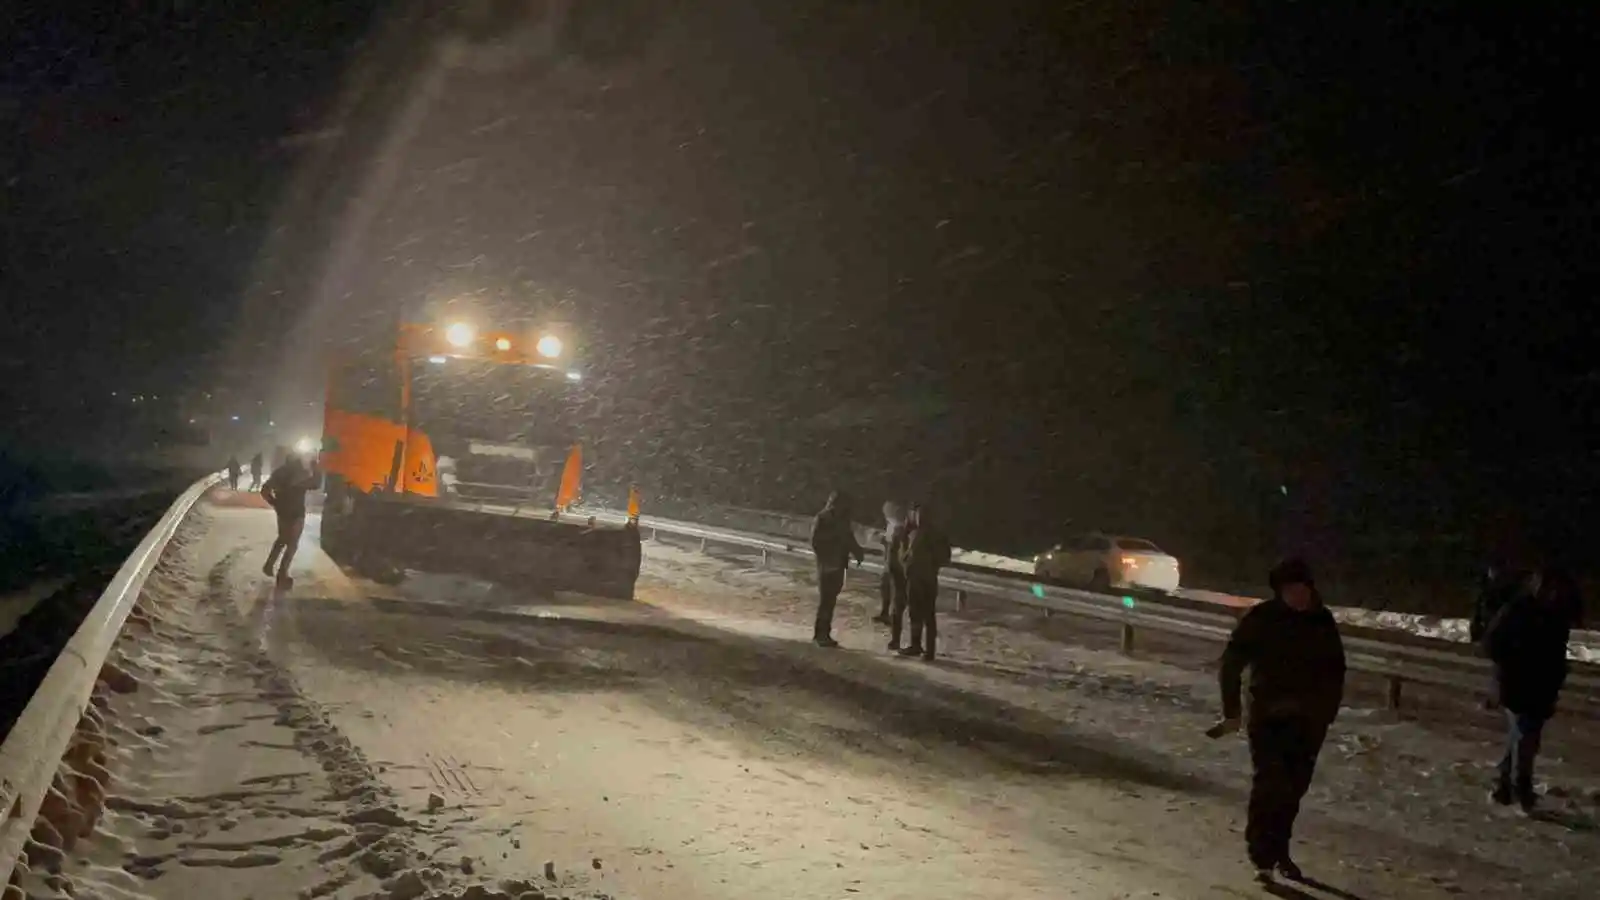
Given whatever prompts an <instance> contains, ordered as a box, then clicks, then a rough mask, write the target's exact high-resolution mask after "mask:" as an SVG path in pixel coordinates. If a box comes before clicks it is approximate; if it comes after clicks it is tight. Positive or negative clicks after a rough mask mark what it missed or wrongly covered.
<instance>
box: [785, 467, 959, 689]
mask: <svg viewBox="0 0 1600 900" xmlns="http://www.w3.org/2000/svg"><path fill="white" fill-rule="evenodd" d="M852 511H853V510H852V507H851V503H850V498H849V497H848V496H846V495H845V494H844V493H842V492H840V491H835V492H834V493H833V494H832V495H830V496H829V497H828V502H827V504H826V505H825V506H823V508H822V511H821V512H819V513H817V516H816V518H815V519H814V520H813V521H812V523H811V550H812V552H813V553H814V554H815V555H816V560H817V593H818V602H817V618H816V623H815V625H814V627H813V631H812V639H813V640H814V641H816V643H817V645H818V646H820V647H837V646H839V643H838V641H835V640H834V639H833V613H834V608H835V606H836V605H837V603H838V600H839V592H840V591H841V590H843V589H844V578H845V570H846V569H847V568H848V567H849V565H850V559H851V558H852V557H854V559H855V561H856V566H857V567H860V565H861V564H862V562H864V561H865V559H866V550H865V549H864V548H862V546H861V542H860V541H858V540H857V539H856V533H855V526H854V524H853V523H852V521H851V513H852ZM883 517H884V528H883V534H882V537H881V538H880V540H881V543H882V549H883V574H882V576H881V577H880V579H879V582H878V590H879V595H880V597H881V599H882V603H883V605H882V608H881V609H880V610H879V612H878V615H876V616H874V617H873V621H874V622H878V623H880V624H883V625H887V626H889V650H890V651H891V652H894V653H898V654H900V655H901V656H905V657H918V656H920V657H921V658H923V659H925V660H930V661H931V660H932V659H934V658H935V656H936V655H937V654H938V650H939V619H938V600H939V570H940V569H942V568H944V567H945V566H946V565H949V563H950V542H949V540H948V539H947V538H946V537H945V535H944V532H943V531H942V530H940V529H939V528H938V527H937V526H936V525H934V523H933V522H932V520H931V518H930V517H929V516H928V514H927V511H926V509H924V508H923V507H922V506H921V505H919V504H912V505H911V506H910V507H909V508H907V507H904V506H902V505H901V504H899V503H896V502H895V501H892V500H891V501H889V502H887V503H885V504H884V505H883ZM908 616H909V618H910V620H911V631H910V642H909V643H907V644H905V645H904V646H902V645H901V643H900V640H901V637H902V635H903V634H904V629H905V621H906V619H907V617H908Z"/></svg>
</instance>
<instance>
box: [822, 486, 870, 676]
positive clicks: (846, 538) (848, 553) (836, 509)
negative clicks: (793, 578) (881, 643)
mask: <svg viewBox="0 0 1600 900" xmlns="http://www.w3.org/2000/svg"><path fill="white" fill-rule="evenodd" d="M811 552H812V553H814V554H816V557H817V595H818V596H817V621H816V624H815V626H814V627H813V629H812V634H811V637H812V640H814V641H816V642H817V645H818V646H820V647H837V646H839V642H838V641H835V640H834V639H833V609H834V606H836V605H837V604H838V602H839V592H840V591H842V590H844V572H845V569H846V568H847V567H849V565H850V557H852V556H854V557H855V558H856V565H858V566H859V565H860V564H861V563H862V561H863V560H865V559H866V553H865V551H863V550H862V549H861V543H860V542H859V541H857V540H856V532H855V526H853V525H852V524H851V523H850V498H849V496H848V495H846V494H845V493H844V492H843V491H834V492H833V493H832V494H829V495H828V502H827V504H826V505H824V506H823V507H822V511H821V512H819V513H817V516H816V518H815V519H812V520H811Z"/></svg>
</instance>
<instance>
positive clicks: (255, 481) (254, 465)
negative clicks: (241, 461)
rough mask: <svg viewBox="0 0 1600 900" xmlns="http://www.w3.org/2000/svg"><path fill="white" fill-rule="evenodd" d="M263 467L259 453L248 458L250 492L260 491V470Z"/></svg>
mask: <svg viewBox="0 0 1600 900" xmlns="http://www.w3.org/2000/svg"><path fill="white" fill-rule="evenodd" d="M265 465H266V463H265V462H264V461H263V460H262V459H261V453H260V451H257V452H256V455H255V456H252V457H250V490H252V491H259V490H261V469H262V468H263V467H264V466H265Z"/></svg>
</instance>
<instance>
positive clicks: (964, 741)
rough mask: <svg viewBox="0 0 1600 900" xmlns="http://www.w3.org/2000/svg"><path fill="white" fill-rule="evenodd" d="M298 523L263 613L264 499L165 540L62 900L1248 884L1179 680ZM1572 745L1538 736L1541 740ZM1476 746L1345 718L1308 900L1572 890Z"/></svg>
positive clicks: (992, 642) (715, 587)
mask: <svg viewBox="0 0 1600 900" xmlns="http://www.w3.org/2000/svg"><path fill="white" fill-rule="evenodd" d="M308 532H310V533H309V534H308V537H307V541H308V546H307V547H306V548H305V549H304V550H303V552H302V556H301V558H300V560H299V561H298V565H299V567H300V569H301V571H300V572H298V573H297V577H298V582H297V584H296V585H295V587H294V588H293V589H292V590H291V591H289V592H287V593H275V592H273V591H272V590H270V589H269V588H268V586H267V585H266V583H265V579H264V578H263V577H262V576H261V573H260V572H259V565H260V561H261V558H262V555H263V552H264V548H265V546H266V544H267V543H268V542H270V537H271V519H270V514H268V513H267V512H266V511H264V510H260V509H253V508H250V504H249V503H245V504H242V505H238V504H233V505H230V504H211V505H206V506H204V507H202V508H201V509H200V510H198V511H197V512H196V514H195V515H194V517H193V519H192V520H191V521H190V522H189V523H188V524H186V525H185V526H184V529H183V531H182V533H181V534H180V539H179V542H178V544H177V546H176V548H175V550H174V551H173V559H171V560H169V562H168V563H166V564H164V565H163V567H162V570H161V572H160V576H159V577H158V578H157V579H156V581H155V582H154V583H153V584H152V587H151V589H150V590H151V595H152V598H153V599H154V600H155V601H156V604H155V605H156V607H157V608H158V610H159V616H158V621H157V623H156V626H155V629H154V632H153V633H144V634H137V633H134V634H130V635H128V637H127V638H126V639H125V640H124V642H123V643H122V644H121V645H120V646H119V649H118V653H119V658H120V664H121V665H122V666H123V667H125V668H126V669H127V670H128V671H129V672H130V673H131V674H133V675H134V676H135V677H136V678H137V679H138V680H139V681H140V682H141V687H140V689H139V690H138V691H136V692H134V693H131V694H127V695H123V696H117V697H115V698H113V700H112V702H111V707H112V716H111V719H112V721H113V723H114V724H113V725H112V726H111V727H112V729H113V733H114V734H116V735H117V736H118V739H119V742H120V746H119V747H118V749H117V756H118V758H117V759H116V760H114V762H113V766H112V768H113V769H114V770H115V772H116V773H117V774H118V776H119V780H118V783H117V785H116V787H115V788H114V793H115V795H116V796H115V797H113V799H112V802H111V803H110V808H111V810H112V811H111V812H110V813H109V814H108V820H107V822H105V823H104V825H105V827H104V828H103V830H102V831H103V833H102V834H100V835H97V836H96V837H95V838H94V839H93V841H92V844H91V846H90V847H88V848H82V847H80V848H79V851H78V857H79V858H78V859H76V860H75V861H73V862H71V863H69V864H68V866H67V872H68V875H69V877H71V878H72V879H73V881H74V883H75V890H76V896H77V897H78V898H79V900H82V898H85V897H89V896H101V897H124V896H136V895H140V894H142V895H148V896H153V897H161V898H190V897H199V896H217V897H222V896H228V897H254V898H256V900H270V898H279V897H283V898H288V897H297V896H305V897H335V898H357V897H383V898H396V900H410V898H412V897H419V896H442V897H451V898H462V897H474V896H476V897H480V898H492V897H502V896H503V897H519V896H540V895H541V894H544V895H549V896H571V897H581V896H599V895H609V896H613V897H617V898H650V900H667V898H672V900H677V898H685V900H687V898H706V900H723V898H730V900H731V898H748V897H763V898H775V900H782V898H796V900H798V898H808V900H809V898H835V897H838V898H843V897H852V896H860V897H867V898H901V897H905V898H913V897H914V898H918V900H937V898H969V897H970V898H989V897H1007V898H1052V900H1071V898H1120V897H1155V896H1160V897H1176V898H1196V900H1203V898H1221V897H1240V896H1247V897H1248V896H1260V895H1261V894H1260V891H1259V890H1256V889H1252V888H1249V887H1247V886H1246V884H1247V879H1246V878H1245V875H1246V870H1245V868H1244V866H1243V864H1242V862H1241V859H1240V857H1241V855H1242V854H1241V851H1242V846H1241V844H1242V842H1241V840H1240V838H1239V829H1240V819H1241V815H1240V812H1241V809H1242V804H1243V790H1244V785H1245V776H1244V768H1245V762H1246V754H1245V752H1244V749H1243V747H1242V746H1241V745H1240V744H1239V743H1238V742H1235V741H1224V742H1209V741H1206V740H1205V739H1204V738H1203V737H1201V736H1200V734H1199V732H1200V729H1201V728H1202V727H1204V725H1205V724H1208V723H1209V721H1210V720H1211V716H1212V714H1213V703H1212V688H1211V686H1210V682H1211V678H1210V676H1209V675H1207V674H1206V673H1205V672H1203V671H1197V670H1196V669H1195V668H1194V667H1193V666H1186V665H1183V664H1169V662H1164V661H1161V659H1163V658H1164V657H1162V656H1160V655H1157V658H1155V659H1152V658H1143V659H1134V660H1129V659H1126V658H1123V657H1121V656H1119V655H1117V654H1115V653H1113V652H1110V651H1107V650H1104V649H1099V648H1097V647H1096V646H1095V645H1094V642H1093V641H1085V642H1082V643H1081V644H1074V643H1073V642H1071V641H1070V640H1064V639H1063V638H1062V636H1061V635H1059V634H1055V635H1052V634H1048V633H1042V632H1041V633H1034V631H1032V630H1030V629H1029V628H1027V627H1025V624H1026V623H1024V622H1022V621H1020V620H1017V621H1013V620H1012V619H1009V618H1007V617H1006V616H1004V615H1000V614H995V615H984V614H980V613H973V614H971V615H967V616H963V617H961V618H956V617H951V619H950V621H949V622H948V624H947V627H946V629H945V632H946V634H947V635H948V641H947V650H948V654H947V657H946V659H944V660H943V661H941V662H939V663H935V664H933V665H927V664H924V663H921V662H907V661H903V660H900V659H898V658H891V657H889V656H888V655H886V654H885V653H884V652H883V650H882V642H883V639H884V637H883V635H882V633H881V632H880V631H879V630H878V628H877V626H873V625H872V624H871V623H870V622H868V621H867V617H868V616H869V615H870V614H871V612H872V611H873V610H872V609H871V608H870V606H871V603H872V601H871V600H869V598H867V597H866V596H865V595H862V594H860V593H857V592H854V591H852V592H849V593H847V594H846V597H845V599H844V601H843V602H842V605H841V611H840V616H839V627H838V634H839V636H840V638H841V640H842V642H843V643H844V645H845V648H844V649H842V650H839V651H824V650H820V649H818V648H815V647H813V646H811V645H810V644H809V643H807V642H805V641H804V638H805V637H807V636H808V633H809V625H808V619H809V615H810V603H811V595H810V591H809V588H808V587H807V586H806V585H805V584H804V580H803V579H797V578H796V577H795V576H794V575H793V574H792V573H786V572H780V571H765V570H760V569H758V568H756V567H754V566H753V565H746V564H745V563H744V562H743V561H741V560H739V559H737V558H728V557H722V558H715V557H710V556H705V555H701V554H698V553H694V552H691V551H689V550H684V549H677V548H673V547H671V546H668V545H660V544H652V545H649V547H648V553H647V560H646V566H645V575H644V578H643V580H642V581H641V585H640V590H639V597H640V600H641V601H642V602H640V603H616V602H606V601H595V600H591V599H586V598H575V597H568V596H563V597H561V598H553V599H552V598H536V597H528V596H522V595H518V594H517V593H515V592H513V591H507V590H502V589H496V588H489V587H486V586H483V585H478V584H474V583H469V582H463V581H459V580H453V579H441V578H420V577H419V578H414V579H412V580H411V581H408V582H407V583H406V584H405V585H403V586H401V587H399V588H382V587H379V586H377V585H372V584H368V583H364V582H358V581H353V580H351V579H349V578H347V577H346V576H345V575H343V574H342V573H341V572H339V571H338V570H337V569H336V568H335V567H333V566H332V565H331V563H330V562H329V561H328V560H327V559H326V557H324V556H322V555H321V554H320V553H319V552H317V550H316V548H315V547H314V546H312V545H310V544H311V542H312V541H313V540H314V529H308ZM1035 621H1036V622H1037V620H1035ZM1057 621H1058V622H1059V621H1060V620H1057ZM1180 655H1181V654H1180ZM1592 730H1593V723H1591V722H1571V723H1569V722H1565V721H1563V720H1558V721H1557V723H1556V727H1555V729H1554V731H1553V733H1552V734H1551V735H1550V736H1549V737H1548V738H1547V747H1548V748H1549V752H1550V753H1551V754H1552V755H1553V756H1555V757H1560V756H1562V755H1563V752H1564V751H1563V747H1564V746H1565V745H1567V744H1569V743H1570V744H1571V745H1572V746H1574V747H1591V746H1597V745H1600V741H1593V735H1591V734H1590V733H1589V731H1592ZM1486 740H1487V741H1490V742H1491V743H1492V740H1493V738H1492V731H1491V730H1490V729H1488V728H1487V727H1479V726H1475V725H1472V724H1471V723H1467V724H1461V723H1456V726H1455V727H1453V728H1443V729H1435V728H1433V727H1432V726H1428V727H1424V726H1422V725H1419V724H1417V723H1414V722H1402V721H1395V720H1392V719H1389V718H1386V717H1384V716H1383V715H1379V714H1375V713H1372V712H1369V711H1366V710H1361V709H1352V710H1347V712H1346V714H1345V716H1344V717H1343V718H1342V719H1341V722H1340V724H1339V725H1337V726H1336V728H1335V732H1334V734H1333V735H1332V737H1331V738H1330V743H1329V746H1328V748H1327V750H1326V751H1325V753H1324V756H1323V764H1322V766H1321V769H1320V770H1319V775H1318V783H1317V787H1316V788H1315V789H1314V790H1313V794H1312V796H1311V798H1310V801H1309V807H1310V812H1308V814H1307V815H1306V817H1305V820H1304V827H1303V829H1302V834H1303V837H1304V841H1303V848H1302V850H1301V853H1300V856H1301V859H1302V863H1303V864H1304V865H1306V867H1307V869H1308V870H1310V871H1311V872H1313V874H1317V875H1319V876H1321V877H1322V879H1323V880H1324V881H1326V882H1328V883H1329V885H1331V886H1332V887H1333V888H1335V889H1336V890H1328V891H1313V892H1311V893H1310V894H1309V896H1316V897H1347V898H1348V897H1360V898H1368V900H1376V898H1390V897H1392V898H1400V897H1404V898H1427V897H1446V896H1481V897H1506V896H1529V897H1551V898H1556V897H1579V896H1586V895H1588V894H1587V892H1586V891H1584V890H1582V889H1580V885H1581V884H1583V883H1590V884H1593V883H1594V882H1595V880H1596V879H1597V878H1600V839H1597V837H1596V834H1595V832H1594V831H1593V819H1592V816H1593V814H1594V812H1595V808H1594V803H1595V802H1596V801H1600V794H1595V793H1592V792H1593V791H1595V790H1596V789H1597V788H1600V784H1597V783H1596V782H1595V781H1594V780H1593V779H1592V776H1591V775H1589V774H1588V772H1586V771H1585V770H1584V767H1581V766H1578V765H1574V764H1572V763H1569V762H1554V763H1553V764H1552V766H1551V767H1550V768H1549V775H1550V778H1551V784H1552V785H1554V787H1555V789H1556V792H1557V793H1558V794H1560V795H1561V796H1553V797H1550V798H1547V800H1548V801H1549V805H1550V806H1551V808H1552V811H1553V815H1552V816H1551V817H1550V820H1549V821H1526V820H1522V819H1520V818H1505V817H1502V816H1500V815H1498V814H1497V813H1496V812H1495V811H1493V810H1491V809H1490V808H1489V807H1488V806H1487V805H1486V804H1485V802H1484V800H1483V787H1484V784H1485V781H1486V777H1487V772H1488V767H1487V765H1486V761H1487V760H1488V759H1489V758H1491V757H1492V756H1493V755H1494V749H1493V748H1492V746H1486V745H1484V741H1486ZM1588 771H1589V772H1592V770H1588ZM475 885H476V887H474V886H475ZM224 886H226V888H225V889H224ZM1282 895H1284V896H1299V894H1296V893H1284V894H1282Z"/></svg>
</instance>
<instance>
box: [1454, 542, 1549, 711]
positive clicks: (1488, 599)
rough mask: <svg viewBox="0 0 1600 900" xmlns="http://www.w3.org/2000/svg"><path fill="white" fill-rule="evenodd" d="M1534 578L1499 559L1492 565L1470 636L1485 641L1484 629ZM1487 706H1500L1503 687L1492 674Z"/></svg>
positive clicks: (1475, 609)
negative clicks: (1501, 687) (1501, 688)
mask: <svg viewBox="0 0 1600 900" xmlns="http://www.w3.org/2000/svg"><path fill="white" fill-rule="evenodd" d="M1532 578H1533V576H1532V575H1530V574H1529V573H1527V572H1524V571H1520V570H1517V569H1513V568H1511V567H1509V566H1507V565H1505V564H1504V563H1502V562H1499V561H1495V562H1492V563H1490V564H1489V567H1488V569H1487V570H1486V571H1485V572H1484V576H1483V584H1482V585H1481V586H1480V587H1479V589H1478V599H1477V602H1476V603H1475V604H1473V608H1472V621H1471V622H1470V623H1468V626H1467V635H1468V637H1470V638H1471V640H1472V641H1473V643H1479V642H1481V641H1482V640H1483V635H1484V632H1486V631H1488V630H1489V623H1490V622H1492V621H1494V617H1495V614H1497V613H1499V612H1500V610H1502V609H1504V608H1505V606H1506V604H1508V603H1510V602H1511V601H1513V600H1515V599H1516V598H1518V597H1520V596H1522V594H1524V593H1526V592H1527V590H1528V584H1529V583H1530V581H1531V579H1532ZM1483 708H1484V709H1499V708H1500V687H1499V684H1498V683H1497V682H1496V681H1495V678H1494V676H1493V675H1492V674H1491V675H1490V676H1489V693H1488V696H1487V697H1486V698H1485V699H1484V702H1483Z"/></svg>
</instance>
